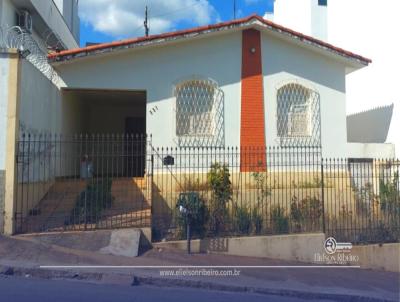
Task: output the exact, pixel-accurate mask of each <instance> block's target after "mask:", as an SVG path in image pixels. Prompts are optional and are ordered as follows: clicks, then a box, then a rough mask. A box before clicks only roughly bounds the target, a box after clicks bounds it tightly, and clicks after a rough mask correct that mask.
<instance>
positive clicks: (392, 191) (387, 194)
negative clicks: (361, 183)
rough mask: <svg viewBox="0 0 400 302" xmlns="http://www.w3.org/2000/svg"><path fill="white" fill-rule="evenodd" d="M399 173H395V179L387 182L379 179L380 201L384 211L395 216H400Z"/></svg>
mask: <svg viewBox="0 0 400 302" xmlns="http://www.w3.org/2000/svg"><path fill="white" fill-rule="evenodd" d="M398 188H399V174H398V173H395V174H394V177H393V180H391V181H390V182H387V183H386V182H385V181H384V180H383V179H381V180H380V181H379V201H380V206H381V209H382V210H383V211H386V212H387V213H390V214H392V215H394V216H397V217H400V216H399V215H400V198H399V197H400V192H399V191H398V190H399V189H398Z"/></svg>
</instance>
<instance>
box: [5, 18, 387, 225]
mask: <svg viewBox="0 0 400 302" xmlns="http://www.w3.org/2000/svg"><path fill="white" fill-rule="evenodd" d="M22 51H23V49H22ZM22 51H20V53H22ZM48 59H49V62H50V64H51V66H50V68H49V70H50V71H51V72H50V73H49V74H46V73H44V74H41V75H40V76H39V75H37V76H36V77H35V80H34V81H32V78H26V75H28V74H30V72H29V70H30V69H32V66H31V65H32V64H25V63H24V62H25V61H26V60H24V59H20V61H19V62H20V63H21V65H22V68H21V69H18V68H16V67H15V66H14V73H15V74H16V76H14V78H13V79H14V80H13V81H12V82H11V83H12V84H9V85H11V87H12V89H14V90H13V91H14V93H13V95H14V99H13V102H11V104H14V105H13V106H12V107H11V109H12V110H11V114H10V109H8V111H9V115H8V116H7V131H8V134H7V136H8V137H12V138H14V140H13V139H10V140H8V141H7V144H6V145H7V158H8V159H7V161H6V162H8V164H9V169H8V168H7V167H6V171H7V173H6V190H5V191H6V193H5V197H6V198H5V199H6V202H5V205H6V206H5V207H6V210H5V212H6V215H5V218H6V224H5V225H6V232H7V233H12V232H13V226H12V223H11V221H12V219H13V218H12V217H13V213H14V212H16V211H15V202H14V201H13V200H15V198H14V197H13V194H14V193H13V192H15V187H14V186H13V183H14V182H15V179H16V178H15V175H14V174H15V173H17V172H15V171H14V170H15V163H14V158H16V155H17V154H18V150H17V147H16V145H15V142H16V141H17V140H18V137H20V136H21V134H22V133H23V132H27V133H43V132H44V133H61V134H75V133H90V134H107V133H117V134H122V133H148V134H151V135H152V146H154V147H192V146H194V147H228V146H237V147H241V148H251V147H257V148H264V147H266V146H277V147H278V146H279V147H291V146H294V147H316V148H318V150H322V151H321V152H322V154H320V155H322V156H323V157H325V158H332V157H335V158H337V157H342V158H344V157H346V158H347V157H351V158H365V157H368V158H373V157H378V156H379V157H387V158H392V157H393V156H394V147H393V145H390V144H361V143H360V144H357V148H354V146H352V147H351V148H350V146H349V144H348V142H347V128H346V86H345V77H346V75H347V74H349V73H351V72H355V71H357V70H359V69H361V68H364V67H366V66H367V65H368V64H369V63H370V62H371V60H370V59H368V58H365V57H363V56H361V55H357V54H354V53H352V52H349V51H346V50H344V49H341V48H338V47H336V46H333V45H331V44H328V43H326V42H323V41H321V40H318V39H316V38H313V37H310V36H306V35H304V34H302V33H299V32H297V31H293V30H291V29H288V28H286V27H283V26H280V25H278V24H276V23H273V22H271V21H268V20H265V19H263V18H262V17H259V16H257V15H252V16H249V17H246V18H243V19H238V20H233V21H229V22H224V23H219V24H214V25H209V26H203V27H197V28H192V29H188V30H182V31H177V32H171V33H165V34H160V35H153V36H148V37H140V38H134V39H128V40H123V41H116V42H112V43H104V44H98V45H93V46H88V47H84V48H76V49H69V50H61V51H54V52H53V53H51V54H50V55H49V56H48ZM20 63H18V64H20ZM14 64H17V62H14ZM24 79H25V80H24ZM9 99H10V97H9ZM8 102H9V104H10V100H9V101H8ZM264 156H265V154H264ZM78 160H79V159H78ZM250 164H254V163H250ZM244 166H245V165H244ZM244 166H242V164H240V168H241V169H242V167H244ZM8 171H14V172H8ZM244 171H248V170H244ZM13 173H14V174H13ZM7 179H8V181H7ZM7 184H8V185H7ZM50 185H51V184H50ZM43 188H46V186H42V188H41V190H42V191H41V194H42V196H43V195H44V194H46V190H47V189H43ZM43 190H44V191H43ZM38 201H40V199H37V200H35V201H34V202H33V201H32V203H31V204H28V205H27V211H29V210H31V208H32V207H31V206H32V205H33V204H34V203H37V202H38ZM7 207H9V208H7ZM72 207H73V205H72ZM21 212H23V211H21ZM24 213H25V214H26V213H27V212H24ZM24 213H22V214H24Z"/></svg>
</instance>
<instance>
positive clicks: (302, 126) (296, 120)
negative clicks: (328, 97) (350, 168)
mask: <svg viewBox="0 0 400 302" xmlns="http://www.w3.org/2000/svg"><path fill="white" fill-rule="evenodd" d="M319 103H320V97H319V94H318V92H316V91H313V90H311V89H309V88H306V87H304V86H302V85H299V84H297V83H290V84H286V85H284V86H283V87H281V88H279V89H278V93H277V131H278V138H279V140H280V144H281V146H320V145H321V137H320V136H321V118H320V104H319Z"/></svg>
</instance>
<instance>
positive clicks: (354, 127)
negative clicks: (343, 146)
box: [347, 104, 394, 144]
mask: <svg viewBox="0 0 400 302" xmlns="http://www.w3.org/2000/svg"><path fill="white" fill-rule="evenodd" d="M393 107H394V105H393V104H392V105H389V106H383V107H378V108H373V109H370V110H367V111H362V112H358V113H354V114H350V115H348V116H347V140H348V141H349V142H354V143H366V144H371V143H385V142H386V139H387V136H388V132H389V128H390V122H391V121H392V115H393Z"/></svg>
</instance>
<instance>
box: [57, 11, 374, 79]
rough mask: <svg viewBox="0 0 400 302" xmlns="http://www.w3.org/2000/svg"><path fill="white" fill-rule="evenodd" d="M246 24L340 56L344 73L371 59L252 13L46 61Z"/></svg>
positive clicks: (72, 53) (104, 45) (363, 65)
mask: <svg viewBox="0 0 400 302" xmlns="http://www.w3.org/2000/svg"><path fill="white" fill-rule="evenodd" d="M248 27H258V28H260V29H267V30H269V31H270V32H274V33H277V34H279V35H280V36H286V37H290V38H291V39H292V40H293V41H296V42H298V43H299V44H301V45H303V46H308V48H312V49H319V50H322V51H323V52H327V53H330V54H333V55H334V56H335V57H336V58H337V59H344V61H345V62H346V66H347V67H348V72H352V71H354V70H357V69H360V68H362V67H365V66H367V65H368V64H369V63H371V62H372V61H371V60H370V59H368V58H365V57H362V56H360V55H357V54H354V53H352V52H349V51H346V50H344V49H341V48H338V47H335V46H333V45H331V44H329V43H326V42H323V41H320V40H317V39H315V38H313V37H310V36H307V35H304V34H302V33H299V32H296V31H293V30H291V29H288V28H286V27H283V26H280V25H278V24H275V23H273V22H271V21H269V20H265V19H263V18H262V17H260V16H257V15H252V16H250V17H247V18H243V19H239V20H234V21H231V22H225V23H220V24H215V25H209V26H204V27H199V28H194V29H191V30H182V31H177V32H172V33H166V34H159V35H153V36H149V37H141V38H135V39H130V40H124V41H116V42H112V43H105V44H101V45H94V46H89V47H85V48H82V49H76V50H69V51H65V52H62V53H60V54H52V55H49V60H50V62H51V63H53V64H54V65H59V64H60V63H64V62H66V61H70V60H71V59H77V58H85V57H89V56H90V57H91V56H94V55H99V54H106V53H113V52H114V51H117V50H123V49H125V50H126V49H132V48H139V47H146V46H153V45H160V44H165V43H168V42H175V41H179V40H183V39H192V38H196V37H199V36H202V35H205V34H211V33H217V32H221V31H224V32H226V31H234V30H239V29H240V30H242V29H245V28H248ZM346 73H347V71H346Z"/></svg>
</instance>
